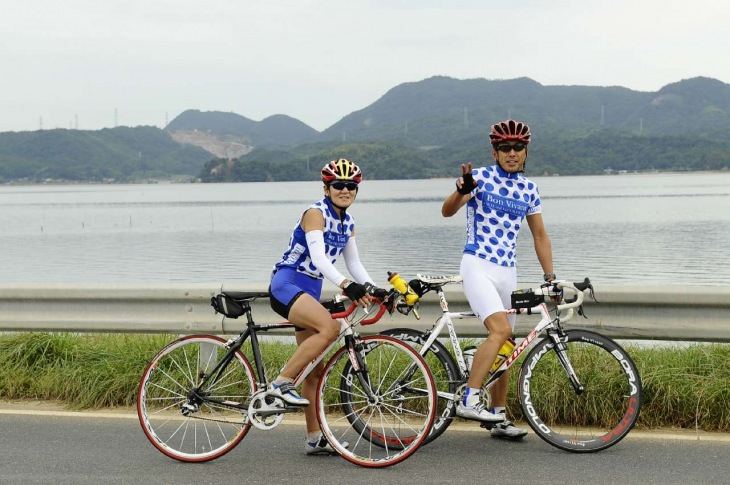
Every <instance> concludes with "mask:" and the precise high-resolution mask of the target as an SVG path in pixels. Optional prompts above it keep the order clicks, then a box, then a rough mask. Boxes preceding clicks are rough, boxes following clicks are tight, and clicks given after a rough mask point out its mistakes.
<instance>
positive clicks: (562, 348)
mask: <svg viewBox="0 0 730 485" xmlns="http://www.w3.org/2000/svg"><path fill="white" fill-rule="evenodd" d="M547 334H548V337H549V338H550V340H552V342H553V350H554V351H555V355H557V357H558V362H560V365H561V366H562V367H563V369H564V370H565V373H566V374H567V375H568V379H569V380H570V384H571V385H572V386H573V390H575V393H576V395H578V396H580V395H581V394H583V391H585V387H584V386H583V384H581V383H580V380H578V376H577V375H576V374H575V370H573V365H572V364H571V363H570V357H568V346H567V345H566V344H565V343H566V341H567V338H566V336H565V333H564V332H562V331H561V330H552V331H550V330H548V332H547Z"/></svg>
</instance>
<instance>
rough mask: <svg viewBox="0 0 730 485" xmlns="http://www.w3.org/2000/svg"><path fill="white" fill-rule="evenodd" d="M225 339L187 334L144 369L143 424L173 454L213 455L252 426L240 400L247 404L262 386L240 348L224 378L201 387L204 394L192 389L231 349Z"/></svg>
mask: <svg viewBox="0 0 730 485" xmlns="http://www.w3.org/2000/svg"><path fill="white" fill-rule="evenodd" d="M225 344H226V342H225V341H224V340H223V339H220V338H218V337H213V336H207V335H192V336H188V337H183V338H181V339H178V340H176V341H174V342H172V343H170V344H169V345H167V346H166V347H165V348H164V349H162V350H161V351H160V352H159V353H158V354H157V355H156V356H155V357H154V358H153V359H152V361H151V362H150V363H149V365H147V368H146V369H145V371H144V374H143V375H142V381H141V383H140V386H139V392H138V395H137V415H138V416H139V421H140V424H141V425H142V430H143V431H144V433H145V435H146V436H147V438H148V439H149V440H150V442H151V443H152V444H153V445H154V446H155V448H157V449H158V450H159V451H161V452H162V453H164V454H166V455H167V456H169V457H171V458H175V459H176V460H180V461H186V462H201V461H208V460H213V459H215V458H218V457H221V456H223V455H224V454H226V453H228V452H229V451H231V450H232V449H233V448H235V446H236V445H237V444H238V443H239V442H240V441H241V440H242V439H243V438H244V436H246V433H248V431H249V429H250V428H251V424H250V422H249V420H248V419H247V411H246V410H245V409H243V410H242V409H240V408H236V407H234V406H235V403H241V404H243V403H245V404H246V406H247V405H248V403H249V402H250V400H251V395H252V394H253V393H255V392H256V379H254V373H253V369H252V368H251V364H250V363H249V362H248V360H247V359H246V357H245V356H244V355H243V354H242V353H241V352H240V351H238V352H236V353H235V354H234V358H233V360H231V362H230V363H229V364H228V366H227V367H226V368H225V369H224V371H223V373H222V375H221V377H220V378H219V379H218V380H216V381H215V382H211V383H210V385H206V386H205V387H204V388H203V389H201V392H200V395H202V398H199V397H194V396H192V395H191V394H190V392H191V390H193V389H195V388H197V387H198V386H199V383H200V380H201V378H202V377H203V376H204V375H206V374H207V373H209V372H211V371H212V370H213V368H214V367H215V365H216V364H217V363H218V362H219V361H220V359H221V358H222V357H223V356H224V355H225V354H226V353H227V352H228V349H227V348H226V347H225ZM207 398H211V399H215V400H219V401H226V402H227V403H228V405H224V404H216V403H213V402H210V401H208V400H207Z"/></svg>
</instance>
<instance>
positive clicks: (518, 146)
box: [497, 143, 527, 153]
mask: <svg viewBox="0 0 730 485" xmlns="http://www.w3.org/2000/svg"><path fill="white" fill-rule="evenodd" d="M525 148H527V145H525V144H524V143H515V144H514V145H499V146H498V147H497V151H499V152H502V153H509V152H511V151H512V150H514V151H515V153H519V152H521V151H522V150H524V149H525Z"/></svg>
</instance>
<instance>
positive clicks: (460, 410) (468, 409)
mask: <svg viewBox="0 0 730 485" xmlns="http://www.w3.org/2000/svg"><path fill="white" fill-rule="evenodd" d="M456 415H457V416H459V417H460V418H465V419H474V420H476V421H483V422H485V423H500V422H502V421H504V415H502V414H494V413H490V412H489V411H487V410H486V409H484V404H482V403H479V404H477V405H476V406H465V405H464V404H463V403H459V404H458V406H456Z"/></svg>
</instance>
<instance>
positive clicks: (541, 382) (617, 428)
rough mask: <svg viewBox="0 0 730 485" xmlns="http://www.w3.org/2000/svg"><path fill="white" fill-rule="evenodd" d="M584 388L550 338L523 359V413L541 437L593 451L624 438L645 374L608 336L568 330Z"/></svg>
mask: <svg viewBox="0 0 730 485" xmlns="http://www.w3.org/2000/svg"><path fill="white" fill-rule="evenodd" d="M562 340H563V342H564V343H565V345H566V348H567V350H566V352H567V355H568V359H569V360H570V364H571V366H572V368H573V369H574V371H575V374H576V376H577V377H578V380H579V381H580V383H581V384H582V385H583V387H584V389H585V390H584V391H583V392H582V393H581V394H580V395H578V393H576V392H575V390H574V387H573V385H572V384H571V383H570V381H569V379H568V376H567V373H566V371H565V370H564V368H563V366H562V365H561V364H560V362H559V359H558V352H557V350H556V349H555V344H554V343H553V342H552V340H550V339H548V338H546V339H543V340H541V341H540V342H539V343H538V344H537V345H535V347H534V348H533V349H532V350H531V351H530V353H529V354H528V355H527V357H526V358H525V361H524V362H523V364H522V368H521V370H520V376H519V380H518V394H519V399H520V407H521V408H522V413H523V417H524V418H525V420H526V421H527V422H528V424H529V425H530V427H531V428H532V429H533V431H534V432H535V433H536V434H537V435H538V436H540V438H542V439H543V440H545V441H546V442H548V443H550V444H551V445H553V446H555V447H557V448H560V449H561V450H565V451H570V452H574V453H591V452H596V451H600V450H604V449H606V448H609V447H611V446H613V445H615V444H616V443H618V442H619V441H621V440H622V439H623V438H624V437H625V436H626V435H627V434H628V432H629V431H631V429H632V428H633V427H634V424H635V423H636V420H637V419H638V417H639V412H640V410H641V400H642V387H641V378H640V376H639V371H638V369H637V368H636V365H635V364H634V362H633V361H632V360H631V357H630V356H629V354H628V353H627V352H626V351H625V350H624V349H623V348H622V347H621V346H620V345H618V344H617V343H616V342H614V341H613V340H611V339H610V338H607V337H604V336H602V335H599V334H597V333H595V332H590V331H586V330H570V331H567V332H565V337H564V339H562Z"/></svg>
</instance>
